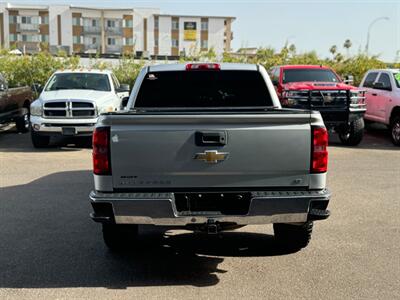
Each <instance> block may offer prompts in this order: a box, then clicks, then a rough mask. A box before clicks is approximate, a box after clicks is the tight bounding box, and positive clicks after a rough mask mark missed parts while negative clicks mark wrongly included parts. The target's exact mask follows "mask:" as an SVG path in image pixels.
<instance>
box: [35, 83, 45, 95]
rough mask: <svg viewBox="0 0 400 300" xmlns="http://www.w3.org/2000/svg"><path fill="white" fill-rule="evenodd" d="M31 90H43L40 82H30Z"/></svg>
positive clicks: (39, 91) (38, 91) (37, 91)
mask: <svg viewBox="0 0 400 300" xmlns="http://www.w3.org/2000/svg"><path fill="white" fill-rule="evenodd" d="M32 91H34V92H36V93H38V94H40V93H41V92H43V86H42V85H41V84H40V83H34V84H32Z"/></svg>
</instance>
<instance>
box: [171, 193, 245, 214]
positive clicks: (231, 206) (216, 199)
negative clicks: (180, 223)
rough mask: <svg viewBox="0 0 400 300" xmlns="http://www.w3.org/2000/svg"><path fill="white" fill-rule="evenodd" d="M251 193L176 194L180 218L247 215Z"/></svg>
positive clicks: (176, 204)
mask: <svg viewBox="0 0 400 300" xmlns="http://www.w3.org/2000/svg"><path fill="white" fill-rule="evenodd" d="M250 202H251V193H231V192H229V193H224V192H221V193H175V206H176V210H177V212H178V215H179V216H200V215H201V216H216V215H247V214H248V212H249V208H250Z"/></svg>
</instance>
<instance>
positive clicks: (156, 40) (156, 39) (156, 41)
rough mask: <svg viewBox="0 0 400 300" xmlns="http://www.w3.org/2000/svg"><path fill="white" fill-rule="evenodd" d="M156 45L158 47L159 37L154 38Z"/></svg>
mask: <svg viewBox="0 0 400 300" xmlns="http://www.w3.org/2000/svg"><path fill="white" fill-rule="evenodd" d="M154 47H158V38H155V39H154Z"/></svg>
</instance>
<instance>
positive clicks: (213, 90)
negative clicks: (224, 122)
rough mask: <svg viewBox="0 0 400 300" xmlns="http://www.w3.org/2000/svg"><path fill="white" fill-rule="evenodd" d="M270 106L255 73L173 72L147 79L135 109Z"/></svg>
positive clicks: (262, 80) (148, 76) (149, 75)
mask: <svg viewBox="0 0 400 300" xmlns="http://www.w3.org/2000/svg"><path fill="white" fill-rule="evenodd" d="M267 106H272V100H271V95H270V94H269V91H268V88H267V85H266V83H265V81H264V79H263V77H262V76H261V74H260V73H259V72H257V71H203V70H202V71H172V72H151V73H149V74H147V75H146V78H145V79H144V81H143V83H142V85H141V87H140V90H139V94H138V96H137V99H136V103H135V107H136V108H186V107H188V108H189V107H190V108H196V107H198V108H203V107H209V108H219V107H220V108H222V107H267Z"/></svg>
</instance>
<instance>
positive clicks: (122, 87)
mask: <svg viewBox="0 0 400 300" xmlns="http://www.w3.org/2000/svg"><path fill="white" fill-rule="evenodd" d="M130 91H131V88H130V86H129V84H121V85H120V87H119V89H118V90H117V92H118V93H125V92H128V93H129V92H130Z"/></svg>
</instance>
